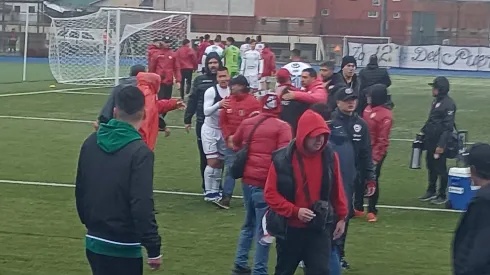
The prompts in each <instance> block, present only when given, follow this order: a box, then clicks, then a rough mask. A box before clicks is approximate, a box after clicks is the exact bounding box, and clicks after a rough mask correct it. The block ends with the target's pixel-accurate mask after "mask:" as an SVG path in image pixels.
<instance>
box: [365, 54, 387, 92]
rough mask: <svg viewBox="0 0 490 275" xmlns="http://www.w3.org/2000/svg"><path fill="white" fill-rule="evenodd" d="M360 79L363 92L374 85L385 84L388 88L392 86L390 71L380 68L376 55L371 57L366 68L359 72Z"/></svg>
mask: <svg viewBox="0 0 490 275" xmlns="http://www.w3.org/2000/svg"><path fill="white" fill-rule="evenodd" d="M359 78H360V79H361V90H365V89H366V88H369V87H371V86H373V85H374V84H383V85H385V86H386V87H387V88H388V87H390V86H391V78H390V75H389V74H388V70H386V69H385V68H380V67H379V65H378V56H377V55H375V54H373V55H371V56H370V57H369V63H368V64H367V66H366V68H364V69H362V70H361V71H360V72H359ZM366 94H367V93H366Z"/></svg>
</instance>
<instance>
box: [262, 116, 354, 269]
mask: <svg viewBox="0 0 490 275" xmlns="http://www.w3.org/2000/svg"><path fill="white" fill-rule="evenodd" d="M329 134H330V129H329V128H328V126H327V124H326V123H325V121H324V119H323V118H322V117H321V116H320V115H319V114H317V113H316V112H314V111H312V110H307V111H305V112H304V114H303V115H302V116H301V118H300V119H299V122H298V131H297V134H296V139H294V140H293V141H292V142H291V143H290V144H289V145H288V146H287V147H284V148H282V149H279V150H278V151H276V152H275V153H274V155H273V157H272V165H271V167H270V170H269V174H268V176H267V182H266V184H265V190H264V196H265V200H266V202H267V204H268V205H269V207H270V210H269V211H274V212H275V213H277V214H278V215H279V216H282V217H284V218H286V219H287V220H288V222H287V225H285V226H286V227H287V228H283V229H284V230H282V231H283V232H285V236H283V237H284V238H276V242H277V246H276V250H277V264H276V270H275V274H294V272H295V270H296V268H297V267H298V264H299V262H300V261H302V260H303V261H304V263H305V274H329V260H330V253H331V249H332V248H331V241H332V228H329V226H328V221H332V219H333V217H332V215H329V214H328V213H325V211H322V210H318V208H316V209H315V211H313V205H314V204H315V205H318V204H321V205H322V204H325V203H326V202H329V204H330V205H331V206H332V207H333V210H334V212H335V214H336V215H337V217H338V222H337V224H336V227H335V230H334V231H333V239H337V238H339V237H340V236H342V233H343V232H344V228H345V218H346V216H347V212H348V210H347V199H346V197H345V193H344V188H343V183H342V175H341V172H340V165H339V159H338V156H337V154H335V153H334V152H333V150H332V148H330V146H328V145H327V141H328V136H329ZM325 225H327V226H326V228H325ZM268 226H269V225H268ZM281 226H282V227H284V225H283V224H282V223H281Z"/></svg>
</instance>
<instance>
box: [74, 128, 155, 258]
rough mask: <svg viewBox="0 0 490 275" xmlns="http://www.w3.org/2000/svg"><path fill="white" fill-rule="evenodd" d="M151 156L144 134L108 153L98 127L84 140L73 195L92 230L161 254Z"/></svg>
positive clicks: (102, 235)
mask: <svg viewBox="0 0 490 275" xmlns="http://www.w3.org/2000/svg"><path fill="white" fill-rule="evenodd" d="M99 131H100V130H99ZM153 162H154V155H153V152H152V151H151V150H150V149H149V148H148V146H147V145H146V144H145V142H144V141H143V140H141V139H138V140H134V141H131V142H130V143H128V144H127V145H125V146H124V147H122V148H120V149H118V150H115V151H114V152H110V153H108V152H105V151H104V150H103V149H101V147H100V146H99V144H98V140H97V134H96V133H93V134H92V135H90V136H89V137H88V138H87V139H86V140H85V142H84V144H83V145H82V148H81V150H80V157H79V161H78V169H77V177H76V188H75V197H76V206H77V211H78V215H79V217H80V220H81V222H82V223H83V224H84V225H85V227H86V228H87V231H88V232H87V234H88V235H91V236H95V237H98V238H102V239H105V240H110V241H114V242H120V243H141V245H142V246H143V247H145V248H146V250H147V251H148V257H158V256H159V255H160V246H161V238H160V235H159V234H158V225H157V223H156V220H155V213H154V203H153Z"/></svg>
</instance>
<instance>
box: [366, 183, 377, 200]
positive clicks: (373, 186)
mask: <svg viewBox="0 0 490 275" xmlns="http://www.w3.org/2000/svg"><path fill="white" fill-rule="evenodd" d="M374 192H376V182H375V181H374V180H370V181H368V182H367V191H366V197H371V196H372V195H374Z"/></svg>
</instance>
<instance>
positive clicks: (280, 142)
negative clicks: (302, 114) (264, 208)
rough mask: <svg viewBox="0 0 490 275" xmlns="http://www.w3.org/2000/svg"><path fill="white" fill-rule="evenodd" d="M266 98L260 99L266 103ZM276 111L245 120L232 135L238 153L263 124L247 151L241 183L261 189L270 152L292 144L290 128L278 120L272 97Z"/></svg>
mask: <svg viewBox="0 0 490 275" xmlns="http://www.w3.org/2000/svg"><path fill="white" fill-rule="evenodd" d="M268 98H269V97H268V96H267V95H265V96H264V97H262V102H263V103H264V102H266V101H267V99H268ZM275 100H276V106H277V108H274V109H270V110H268V109H262V113H260V114H259V115H256V116H254V117H251V118H247V119H245V120H244V121H243V122H242V123H241V124H240V126H239V127H238V129H237V131H236V132H235V135H233V145H234V146H235V150H236V151H238V150H240V149H241V148H243V146H245V144H247V139H248V136H249V135H250V132H251V131H252V129H253V128H254V126H255V125H256V124H257V123H258V122H260V121H261V120H263V119H264V118H266V117H268V119H266V120H264V121H263V122H262V123H261V124H260V125H259V126H258V127H257V129H256V130H255V132H254V134H253V136H252V138H251V141H250V144H249V147H248V160H247V163H246V165H245V171H244V173H243V179H242V181H243V182H244V183H246V184H249V185H254V186H257V187H260V188H264V186H265V182H266V180H267V173H268V172H269V168H270V166H271V163H272V152H274V151H275V150H277V149H279V148H282V147H284V146H286V145H288V143H289V142H290V141H291V139H292V132H291V126H289V124H287V123H286V122H284V121H282V120H280V119H279V112H280V109H281V108H280V106H281V100H280V98H279V97H277V96H276V97H275Z"/></svg>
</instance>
